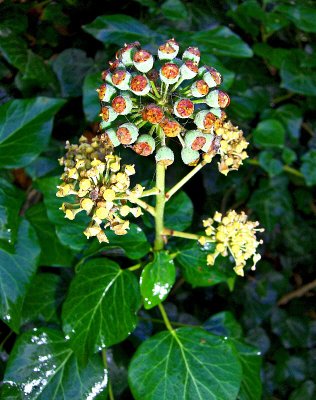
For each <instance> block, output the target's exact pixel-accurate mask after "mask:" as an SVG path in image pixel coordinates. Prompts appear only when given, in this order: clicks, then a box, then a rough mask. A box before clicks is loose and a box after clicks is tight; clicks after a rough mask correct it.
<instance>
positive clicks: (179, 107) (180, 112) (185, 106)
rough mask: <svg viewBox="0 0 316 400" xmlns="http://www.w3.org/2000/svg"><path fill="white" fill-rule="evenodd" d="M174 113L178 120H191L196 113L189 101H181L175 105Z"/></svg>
mask: <svg viewBox="0 0 316 400" xmlns="http://www.w3.org/2000/svg"><path fill="white" fill-rule="evenodd" d="M173 112H174V113H175V115H176V116H177V117H178V118H189V117H190V116H191V115H192V114H193V113H194V104H193V103H192V101H191V100H189V99H180V100H178V101H176V102H175V103H174V107H173Z"/></svg>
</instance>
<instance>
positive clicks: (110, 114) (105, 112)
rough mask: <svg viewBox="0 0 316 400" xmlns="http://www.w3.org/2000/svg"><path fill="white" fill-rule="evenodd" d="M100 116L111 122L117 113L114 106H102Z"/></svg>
mask: <svg viewBox="0 0 316 400" xmlns="http://www.w3.org/2000/svg"><path fill="white" fill-rule="evenodd" d="M100 117H102V120H103V121H104V122H107V123H110V122H112V121H114V120H115V119H116V118H117V114H116V112H115V111H114V110H113V108H112V107H109V106H106V107H102V108H101V114H100Z"/></svg>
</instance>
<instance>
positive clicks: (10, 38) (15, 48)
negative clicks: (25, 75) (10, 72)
mask: <svg viewBox="0 0 316 400" xmlns="http://www.w3.org/2000/svg"><path fill="white" fill-rule="evenodd" d="M0 32H1V34H0V50H1V54H2V56H3V57H4V58H5V60H6V61H7V62H8V63H9V64H11V65H13V66H14V67H16V68H18V69H20V70H24V68H25V65H26V63H27V47H26V43H25V41H24V40H23V39H21V37H19V36H18V35H16V34H15V33H14V32H13V31H12V30H11V29H8V28H4V29H1V27H0Z"/></svg>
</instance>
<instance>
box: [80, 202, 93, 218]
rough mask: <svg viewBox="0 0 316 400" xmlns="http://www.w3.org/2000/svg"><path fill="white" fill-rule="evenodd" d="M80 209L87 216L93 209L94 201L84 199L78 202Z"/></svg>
mask: <svg viewBox="0 0 316 400" xmlns="http://www.w3.org/2000/svg"><path fill="white" fill-rule="evenodd" d="M80 207H81V208H82V209H83V210H85V211H86V212H87V214H89V213H90V212H91V210H92V208H93V207H94V201H92V200H91V199H89V198H84V199H82V200H81V201H80Z"/></svg>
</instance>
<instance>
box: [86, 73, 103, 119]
mask: <svg viewBox="0 0 316 400" xmlns="http://www.w3.org/2000/svg"><path fill="white" fill-rule="evenodd" d="M101 83H102V80H101V75H100V71H98V72H93V73H90V74H88V75H86V77H85V79H84V82H83V99H82V101H83V110H84V114H85V117H86V120H87V121H97V120H98V115H99V113H100V104H99V99H98V96H97V92H96V89H97V88H98V87H99V86H100V84H101Z"/></svg>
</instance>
